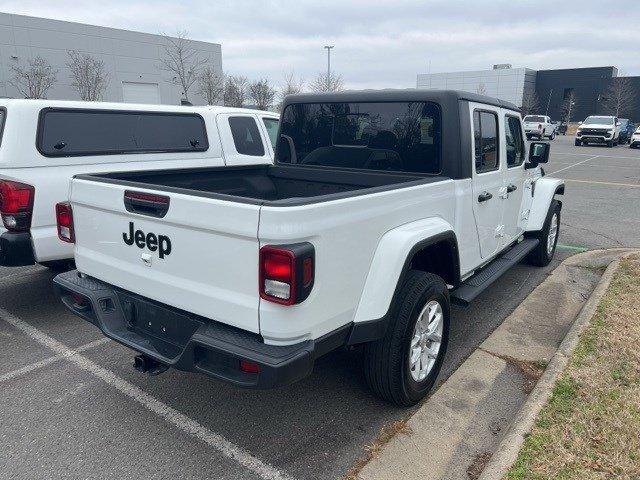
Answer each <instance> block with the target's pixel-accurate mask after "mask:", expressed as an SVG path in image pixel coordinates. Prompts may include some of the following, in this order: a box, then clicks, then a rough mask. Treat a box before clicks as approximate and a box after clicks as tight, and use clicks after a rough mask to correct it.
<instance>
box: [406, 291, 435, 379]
mask: <svg viewBox="0 0 640 480" xmlns="http://www.w3.org/2000/svg"><path fill="white" fill-rule="evenodd" d="M443 324H444V314H443V313H442V306H441V305H440V303H438V302H437V301H436V300H431V301H430V302H429V303H427V304H426V305H425V306H424V308H423V309H422V311H421V312H420V315H418V320H417V321H416V324H415V327H414V328H413V335H412V337H411V344H410V345H409V371H410V372H411V377H412V378H413V379H414V380H415V381H416V382H421V381H422V380H424V379H425V378H427V375H429V373H430V372H431V370H432V369H433V366H434V365H435V363H436V360H437V358H438V354H439V353H440V347H441V345H442V328H443Z"/></svg>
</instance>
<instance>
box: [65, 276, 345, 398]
mask: <svg viewBox="0 0 640 480" xmlns="http://www.w3.org/2000/svg"><path fill="white" fill-rule="evenodd" d="M53 281H54V286H55V289H56V292H57V293H58V295H59V296H60V299H61V300H62V302H63V303H64V304H65V306H66V307H67V308H69V309H70V310H71V311H72V312H74V313H75V314H76V315H79V316H80V317H82V318H84V319H85V320H87V321H89V322H91V323H93V324H94V325H96V326H97V327H98V328H99V329H100V330H101V331H102V332H103V333H104V334H105V335H106V336H107V337H109V338H111V339H113V340H115V341H117V342H119V343H122V344H123V345H125V346H127V347H129V348H131V349H133V350H135V351H137V352H140V353H142V354H144V355H146V356H148V357H151V358H153V359H154V360H156V361H158V362H160V363H161V364H164V365H167V366H169V367H173V368H176V369H179V370H184V371H191V372H198V373H203V374H205V375H209V376H211V377H214V378H217V379H220V380H224V381H227V382H230V383H232V384H235V385H238V386H241V387H248V388H273V387H277V386H281V385H287V384H289V383H292V382H295V381H297V380H300V379H301V378H304V377H305V376H307V375H309V374H310V373H311V371H312V370H313V364H314V361H315V359H316V358H318V357H319V356H321V355H323V354H324V353H327V352H329V351H331V350H333V349H335V348H337V347H339V346H341V345H344V344H345V343H346V341H347V337H348V335H349V333H350V325H347V326H345V327H344V328H341V329H339V330H336V331H334V332H331V333H329V334H327V335H325V336H324V337H322V338H320V339H318V340H315V341H314V340H307V341H305V342H301V343H298V344H295V345H287V346H275V345H266V344H264V343H263V342H262V338H261V337H260V336H259V335H257V334H253V333H250V332H246V331H244V330H240V329H237V328H234V327H230V326H228V325H224V324H221V323H218V322H213V321H211V320H207V319H204V318H202V317H198V316H197V315H193V314H190V313H188V312H185V311H183V310H179V309H176V308H174V307H170V306H168V305H164V304H161V303H159V302H155V301H153V300H150V299H147V298H144V297H141V296H139V295H135V294H133V293H130V292H127V291H124V290H121V289H119V288H116V287H114V286H112V285H109V284H106V283H104V282H101V281H99V280H97V279H94V278H92V277H86V276H85V277H81V276H80V274H79V272H78V271H77V270H73V271H70V272H65V273H62V274H60V275H58V276H56V277H55V278H54V280H53ZM74 295H75V296H76V298H75V299H74V297H73V296H74ZM78 295H80V296H81V297H82V302H79V300H80V299H79V298H78V297H77V296H78ZM242 360H245V361H249V362H253V363H256V364H258V365H259V367H260V368H259V372H258V373H247V372H244V371H242V370H240V361H242Z"/></svg>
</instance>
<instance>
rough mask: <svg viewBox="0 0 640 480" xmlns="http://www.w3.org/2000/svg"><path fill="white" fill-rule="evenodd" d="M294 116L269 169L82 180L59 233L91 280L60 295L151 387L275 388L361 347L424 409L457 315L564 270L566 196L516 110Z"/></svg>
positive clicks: (437, 107) (395, 98) (299, 112)
mask: <svg viewBox="0 0 640 480" xmlns="http://www.w3.org/2000/svg"><path fill="white" fill-rule="evenodd" d="M284 103H285V104H284V108H283V113H282V120H281V124H280V130H279V137H278V142H277V152H276V154H277V156H276V159H275V163H274V164H273V165H260V166H246V165H245V166H238V167H226V168H219V167H208V168H202V167H200V168H184V169H180V170H177V171H167V170H163V171H162V172H152V171H146V172H120V173H108V174H104V173H102V174H91V175H78V176H76V177H74V178H73V180H72V181H71V193H70V202H69V203H64V204H59V205H58V213H59V223H58V226H59V229H60V232H61V236H63V237H64V238H66V241H68V242H74V241H75V246H76V249H75V254H76V256H75V258H76V264H77V268H78V270H77V271H70V272H66V273H62V274H60V275H58V276H57V277H56V278H55V280H54V281H55V284H56V289H57V291H58V293H59V295H60V297H61V299H62V301H63V302H64V304H65V305H66V306H67V307H68V308H69V309H70V310H71V311H73V312H74V313H75V314H77V315H79V316H81V317H82V318H84V319H85V320H87V321H89V322H91V323H93V324H94V325H96V326H97V327H99V328H100V329H101V330H102V332H103V333H104V334H105V335H106V336H108V337H110V338H112V339H114V340H116V341H118V342H120V343H122V344H124V345H126V346H128V347H130V348H131V349H133V350H134V351H136V352H138V354H137V356H136V360H135V365H136V367H137V368H138V369H139V370H140V371H145V372H148V373H154V374H157V373H160V372H162V371H165V370H166V369H168V368H169V367H174V368H177V369H181V370H186V371H194V372H199V373H202V374H206V375H209V376H212V377H214V378H217V379H220V380H225V381H227V382H231V383H233V384H235V385H238V386H242V387H251V388H271V387H276V386H280V385H284V384H288V383H291V382H294V381H296V380H299V379H301V378H303V377H305V376H307V375H309V374H310V373H311V371H312V369H313V365H314V362H315V361H316V360H317V359H318V358H319V357H320V356H322V355H324V354H325V353H327V352H329V351H331V350H334V349H336V348H339V347H343V346H352V345H361V346H362V347H363V348H364V362H363V364H364V368H365V377H366V379H367V381H368V382H369V385H370V386H371V388H372V389H373V391H375V392H376V393H377V394H378V395H380V396H381V397H383V398H384V399H386V400H388V401H390V402H393V403H396V404H398V405H403V406H408V405H413V404H415V403H417V402H418V401H420V399H422V398H423V397H424V396H425V395H426V394H427V393H428V392H429V390H430V389H431V387H432V386H433V385H434V382H435V380H436V377H437V374H438V371H439V369H440V366H441V365H442V361H443V358H444V355H445V352H446V349H447V344H448V340H449V329H450V328H456V327H455V325H456V323H455V322H451V321H450V316H451V313H450V311H451V310H450V304H451V302H454V303H456V304H459V305H468V304H469V302H471V301H472V300H473V299H474V298H476V297H477V296H478V295H479V294H480V293H481V292H482V291H483V290H485V289H486V288H488V287H489V286H490V285H491V284H493V282H494V281H495V280H497V279H498V278H499V277H500V275H502V274H503V273H504V272H506V271H507V270H508V269H509V268H510V267H512V266H514V265H516V264H517V263H518V262H519V261H521V260H523V259H525V258H527V259H528V261H529V262H530V263H532V264H533V265H537V266H544V265H547V264H549V262H550V261H551V259H552V257H553V255H554V252H555V247H556V242H557V239H558V233H559V225H560V210H561V203H560V201H559V200H557V199H556V195H561V194H563V193H564V182H563V181H562V180H561V179H554V178H551V177H549V176H542V172H541V169H540V167H539V164H540V163H545V162H547V160H548V158H549V150H550V145H549V144H548V143H544V142H533V143H531V144H530V145H527V143H526V141H525V137H524V129H523V125H522V120H521V117H520V113H519V110H518V107H516V106H515V105H512V104H510V103H507V102H503V101H501V100H497V99H494V98H489V97H486V96H481V95H476V94H472V93H467V92H455V91H439V90H401V91H390V90H389V91H362V92H342V93H331V94H309V95H292V96H288V97H287V98H286V99H285V102H284ZM70 244H71V243H70ZM454 335H455V334H454Z"/></svg>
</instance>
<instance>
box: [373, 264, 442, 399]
mask: <svg viewBox="0 0 640 480" xmlns="http://www.w3.org/2000/svg"><path fill="white" fill-rule="evenodd" d="M449 305H450V304H449V291H448V289H447V285H446V284H445V282H444V280H442V278H440V277H439V276H437V275H434V274H432V273H426V272H421V271H418V270H410V271H409V272H408V274H407V277H406V279H405V281H404V284H403V286H402V289H401V290H400V292H399V297H398V298H397V301H396V302H395V304H394V310H393V312H394V313H393V317H392V318H391V319H390V323H389V325H388V327H387V332H386V333H385V336H384V337H383V338H381V339H380V340H377V341H375V342H371V343H368V344H366V345H365V348H364V369H365V370H364V371H365V377H366V380H367V383H368V384H369V386H370V387H371V389H372V390H373V391H374V392H375V393H376V394H377V395H378V396H380V397H382V398H383V399H385V400H387V401H388V402H391V403H394V404H396V405H399V406H403V407H408V406H411V405H415V404H416V403H418V402H419V401H420V400H421V399H422V398H424V397H425V396H426V395H427V393H429V391H430V390H431V388H432V387H433V384H434V383H435V381H436V377H437V376H438V373H439V371H440V368H441V366H442V361H443V359H444V355H445V353H446V350H447V343H448V340H449V323H450V312H449V310H450V308H449Z"/></svg>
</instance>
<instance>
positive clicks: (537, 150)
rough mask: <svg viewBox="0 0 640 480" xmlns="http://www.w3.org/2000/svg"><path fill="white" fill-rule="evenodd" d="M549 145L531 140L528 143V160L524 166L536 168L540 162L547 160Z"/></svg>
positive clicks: (549, 150)
mask: <svg viewBox="0 0 640 480" xmlns="http://www.w3.org/2000/svg"><path fill="white" fill-rule="evenodd" d="M550 152H551V145H549V144H548V143H544V142H531V144H530V145H529V161H528V162H527V164H526V165H525V167H526V168H536V167H537V166H538V165H540V164H541V163H547V162H549V153H550Z"/></svg>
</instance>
